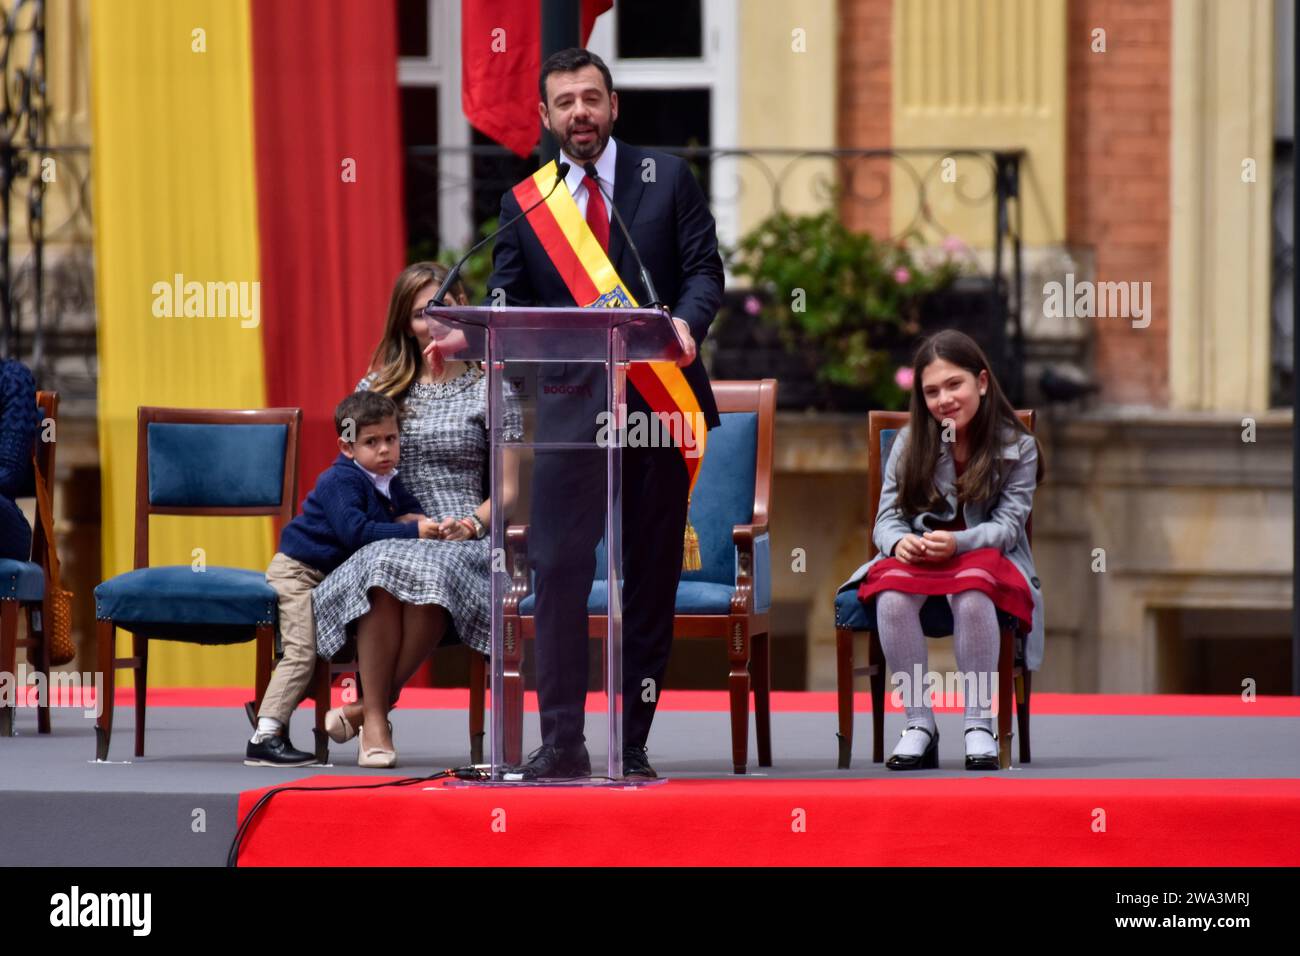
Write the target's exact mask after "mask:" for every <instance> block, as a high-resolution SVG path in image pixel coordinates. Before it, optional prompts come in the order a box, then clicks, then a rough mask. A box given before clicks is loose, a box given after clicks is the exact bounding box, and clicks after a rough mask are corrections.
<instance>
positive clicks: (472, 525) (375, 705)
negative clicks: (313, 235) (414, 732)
mask: <svg viewBox="0 0 1300 956" xmlns="http://www.w3.org/2000/svg"><path fill="white" fill-rule="evenodd" d="M446 275H447V270H446V268H445V267H444V266H442V265H439V264H436V263H432V262H417V263H414V264H413V265H410V266H408V267H407V268H406V269H404V270H403V271H402V273H401V275H399V276H398V277H397V281H396V283H395V284H394V287H393V294H392V298H391V300H390V302H389V308H388V321H387V324H386V325H385V327H384V334H383V337H382V338H381V340H380V342H379V345H378V347H377V348H376V349H375V352H374V357H373V358H372V360H371V369H372V371H371V372H370V374H368V375H367V376H366V377H365V378H363V379H362V380H361V382H360V383H359V384H358V386H357V388H358V390H362V389H368V390H372V391H376V392H379V393H380V394H383V395H387V396H388V397H389V398H391V399H393V400H394V401H395V402H396V403H397V405H398V408H399V409H400V413H401V419H400V420H401V433H402V457H401V473H402V481H403V483H404V484H405V485H406V487H407V488H409V489H410V491H411V493H412V494H413V495H414V496H415V497H416V499H417V500H418V501H419V502H420V504H421V506H422V508H423V511H424V514H426V515H428V516H429V517H430V518H432V519H434V520H435V521H437V523H438V535H437V537H436V538H435V539H433V540H421V541H376V542H374V543H373V544H369V545H366V546H365V547H364V548H362V549H361V550H360V551H357V552H356V553H355V554H353V555H352V557H350V558H348V560H347V561H345V562H344V563H343V564H341V565H340V566H339V567H338V568H337V569H336V570H335V571H333V572H332V573H331V574H330V575H329V577H327V578H326V579H325V580H324V581H322V582H321V583H320V585H319V586H318V587H317V588H316V590H315V592H314V593H313V595H312V604H313V607H314V609H315V612H316V640H317V652H318V653H319V654H320V655H321V656H322V657H326V658H329V657H333V656H334V655H335V654H336V653H338V651H339V650H341V649H342V648H343V646H344V644H345V643H346V640H347V636H348V634H350V633H355V634H356V639H357V660H358V664H359V666H360V673H361V685H362V687H363V688H364V690H365V693H364V695H363V697H362V699H361V700H358V701H357V702H356V703H352V704H348V705H345V706H343V707H340V708H336V709H335V710H332V711H330V713H329V715H328V717H327V719H326V727H325V729H326V731H327V732H328V733H329V734H330V737H331V738H332V739H334V740H335V741H338V742H340V743H341V742H343V741H344V740H348V739H350V738H351V737H352V736H354V735H357V736H360V737H361V740H360V742H359V745H360V754H359V759H358V763H360V764H361V766H380V767H391V766H394V765H395V764H396V761H397V753H396V749H395V747H394V744H393V738H392V728H391V727H390V725H389V723H388V714H389V711H390V709H391V707H392V705H393V703H394V702H395V701H396V700H397V696H398V693H399V692H400V691H401V689H402V686H403V685H404V684H405V683H406V682H407V681H408V680H410V679H411V677H412V676H414V674H415V672H416V670H417V669H418V668H419V666H420V664H421V663H423V661H424V660H425V658H427V657H428V656H429V654H430V653H431V652H432V651H433V649H434V647H436V646H437V645H438V644H439V643H440V642H441V641H442V639H443V637H444V636H445V635H448V634H451V635H454V636H455V638H456V639H458V640H459V641H461V642H462V643H464V644H468V645H469V646H470V647H472V648H473V649H474V650H476V651H478V652H480V653H482V654H487V653H488V652H489V650H490V643H491V642H490V637H489V625H490V622H491V611H490V607H489V602H490V598H491V589H490V579H489V574H490V555H489V553H488V551H489V548H488V540H487V527H488V524H489V522H490V521H491V518H492V512H493V509H494V508H495V507H496V503H494V502H492V501H490V500H489V498H488V490H487V488H485V487H484V486H485V484H486V481H485V477H486V475H487V467H488V452H489V450H490V443H489V435H488V424H487V379H486V376H485V374H484V372H483V370H482V369H481V368H480V367H479V366H478V365H477V364H471V363H467V362H464V361H457V360H453V359H444V358H443V356H442V355H440V354H437V355H435V353H436V352H437V349H436V348H431V346H436V345H437V344H438V343H440V342H441V343H447V342H454V341H455V340H456V337H457V336H456V332H455V330H454V328H453V327H451V326H448V325H444V324H443V323H440V322H435V321H433V320H432V319H429V318H427V317H426V316H425V314H424V308H425V305H426V304H427V303H428V302H429V300H430V299H432V298H433V296H434V293H435V292H436V291H437V289H438V287H439V285H441V283H442V281H443V279H444V278H445V277H446ZM450 299H451V300H452V301H453V302H454V304H458V305H465V304H467V303H468V296H467V295H466V290H465V288H464V286H462V285H461V284H460V283H459V282H458V283H456V284H455V285H453V287H452V289H451V295H450ZM463 344H464V342H463V339H462V340H461V342H460V345H461V346H462V347H463ZM447 351H448V352H449V353H454V351H455V349H454V348H450V347H448V348H447ZM503 404H504V408H503V412H502V419H503V421H504V423H505V429H506V433H507V434H508V435H510V434H516V435H517V433H518V431H519V429H520V428H521V422H522V414H521V410H520V407H519V403H518V401H517V400H516V399H514V398H513V397H512V396H509V395H507V396H506V397H505V400H504V403H503ZM504 458H505V475H504V480H503V492H504V495H505V501H503V502H501V503H500V504H501V507H502V509H503V510H504V511H506V512H508V511H509V509H510V507H511V504H512V503H513V501H514V498H515V495H516V488H517V486H518V475H517V468H518V466H517V462H516V461H515V459H514V457H513V456H512V455H509V454H507V455H506V456H504Z"/></svg>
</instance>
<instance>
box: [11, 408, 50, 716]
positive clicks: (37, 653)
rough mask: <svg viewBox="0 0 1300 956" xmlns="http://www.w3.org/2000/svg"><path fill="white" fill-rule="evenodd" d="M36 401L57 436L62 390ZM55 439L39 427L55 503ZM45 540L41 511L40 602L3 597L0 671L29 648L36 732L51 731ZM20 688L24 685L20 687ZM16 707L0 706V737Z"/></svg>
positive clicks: (40, 451)
mask: <svg viewBox="0 0 1300 956" xmlns="http://www.w3.org/2000/svg"><path fill="white" fill-rule="evenodd" d="M36 404H37V405H39V406H40V409H41V421H42V425H41V428H44V422H46V421H52V422H54V423H55V435H56V436H57V434H58V417H59V393H58V392H37V393H36ZM55 444H56V443H55V442H52V441H49V442H47V441H41V434H40V430H39V429H38V431H37V434H36V444H35V451H36V461H37V463H38V464H39V465H40V468H41V472H40V475H38V476H36V480H37V481H39V480H41V475H43V476H44V480H45V493H46V497H47V499H48V500H49V502H50V507H51V508H53V506H54V487H55V481H54V465H55V461H54V453H55ZM37 507H38V508H39V507H40V506H39V505H37ZM47 551H48V549H47V547H46V541H45V526H44V525H43V524H42V523H41V520H40V517H39V513H38V516H37V519H36V524H35V526H34V527H33V528H32V563H33V564H38V565H40V568H41V572H42V574H43V575H44V578H45V591H44V597H43V598H42V599H41V600H40V601H10V600H0V671H4V672H5V673H8V674H16V673H17V671H18V663H17V662H18V651H19V650H25V651H27V665H28V667H30V668H32V669H33V670H35V671H36V672H37V673H39V674H41V675H43V677H44V680H43V682H42V685H43V686H44V688H45V693H44V694H42V695H41V696H40V697H39V699H38V700H37V703H36V732H37V733H38V734H48V733H49V732H50V647H49V642H48V641H46V640H45V622H46V621H48V620H51V617H50V599H51V594H50V558H49V554H48V553H47ZM20 607H21V609H22V610H23V611H25V612H26V614H27V636H26V637H24V638H21V639H20V638H19V637H18V612H19V608H20ZM19 690H21V688H20V689H19ZM14 711H15V708H14V707H0V737H12V736H13V735H14V733H15V730H14V717H15V714H14Z"/></svg>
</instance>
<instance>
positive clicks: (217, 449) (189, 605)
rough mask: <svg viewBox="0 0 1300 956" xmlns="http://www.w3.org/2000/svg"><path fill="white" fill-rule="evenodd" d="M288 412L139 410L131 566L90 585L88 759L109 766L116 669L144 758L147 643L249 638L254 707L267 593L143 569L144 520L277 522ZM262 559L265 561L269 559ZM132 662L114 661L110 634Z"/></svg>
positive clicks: (252, 577)
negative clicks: (127, 692)
mask: <svg viewBox="0 0 1300 956" xmlns="http://www.w3.org/2000/svg"><path fill="white" fill-rule="evenodd" d="M301 426H302V411H301V410H300V409H297V408H268V409H255V410H226V409H195V408H148V407H141V409H140V412H139V427H138V432H137V435H136V475H135V490H136V495H135V570H134V571H128V572H127V573H125V574H119V575H118V576H117V577H114V578H110V579H109V580H107V581H105V582H104V583H103V584H101V585H99V587H97V588H95V618H96V632H97V636H98V640H99V670H100V671H101V672H102V673H103V675H104V705H103V707H102V709H101V715H100V717H99V719H98V720H97V721H96V724H95V737H96V740H95V756H96V758H97V759H99V760H107V759H108V746H109V741H110V739H111V737H112V734H113V690H114V684H115V674H116V671H117V669H118V668H122V667H129V668H131V669H132V670H133V671H135V755H136V756H137V757H143V756H144V728H145V690H146V684H147V677H148V667H149V641H150V640H167V641H186V642H189V643H195V644H238V643H243V642H245V641H250V640H256V641H257V666H256V695H257V702H258V704H260V703H261V700H262V695H263V693H265V691H266V685H267V683H268V681H269V680H270V676H271V663H272V655H273V651H272V648H273V642H274V635H275V627H276V607H277V601H276V594H275V591H273V590H272V589H271V587H270V585H268V584H267V583H266V573H265V569H264V566H263V567H261V568H256V569H251V568H225V567H215V566H211V565H209V566H207V568H206V569H205V570H203V571H201V572H200V571H197V570H195V569H193V568H192V567H191V566H190V565H188V564H185V565H171V566H167V567H151V566H150V565H149V516H150V515H196V516H209V515H219V516H253V515H274V516H276V517H277V518H278V519H279V521H280V524H281V525H284V524H285V523H286V522H288V521H289V520H290V519H291V518H292V517H293V513H294V508H295V505H296V502H297V499H298V433H299V430H300V428H301ZM267 560H268V561H269V560H270V556H269V555H268V556H267ZM119 627H120V628H121V629H122V630H124V631H129V632H131V634H132V635H133V644H134V648H133V656H132V657H128V658H119V657H117V656H116V653H117V652H116V647H115V642H116V634H117V628H119Z"/></svg>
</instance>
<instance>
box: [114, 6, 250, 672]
mask: <svg viewBox="0 0 1300 956" xmlns="http://www.w3.org/2000/svg"><path fill="white" fill-rule="evenodd" d="M249 16H250V14H249V6H248V3H247V0H131V2H123V0H93V5H92V7H91V63H92V65H91V69H92V91H93V92H92V110H93V122H94V144H95V147H94V151H93V166H92V174H93V182H94V184H95V190H94V216H95V255H96V260H97V261H96V269H95V277H96V296H97V302H98V307H99V445H100V462H101V466H102V474H103V529H102V530H103V542H104V553H103V561H104V576H105V577H106V578H107V577H109V576H111V575H113V574H118V573H121V572H123V571H129V570H130V569H131V568H132V567H133V563H132V562H133V558H132V550H133V533H134V532H133V518H134V514H135V501H134V494H135V453H136V448H135V445H136V441H135V438H136V408H137V406H139V405H174V406H185V407H210V408H258V407H262V406H264V405H265V389H264V384H263V360H262V332H261V329H260V328H243V327H241V322H240V319H239V318H238V317H237V316H236V317H230V318H158V317H155V316H154V314H153V305H154V292H153V286H154V283H156V282H166V283H171V282H172V281H173V276H174V275H175V274H176V273H181V274H182V275H183V276H184V277H185V281H197V282H201V283H207V282H256V281H258V279H259V274H258V269H259V266H258V241H257V196H256V191H255V189H256V184H255V177H254V153H253V112H252V110H253V104H252V92H253V91H252V48H251V40H250V33H249V30H250V26H249ZM195 31H202V33H201V34H199V33H196V32H195ZM200 45H201V46H202V47H203V49H202V50H201V51H198V50H196V47H198V46H200ZM179 305H180V304H179V303H176V304H175V306H176V307H177V311H178V312H179V313H180V314H181V315H183V314H184V310H183V309H182V308H179ZM151 540H152V547H151V549H150V550H151V554H150V563H151V564H153V565H160V564H190V563H191V561H192V554H193V552H194V549H195V548H202V549H203V550H204V552H205V557H206V561H207V563H208V564H209V565H221V564H224V565H232V566H237V567H245V568H256V569H259V570H260V569H264V568H265V567H266V565H267V563H268V562H269V561H270V558H271V554H272V552H273V544H274V543H273V540H272V528H271V522H270V519H267V518H224V519H218V518H207V519H191V518H176V517H168V516H162V517H156V518H153V519H152V524H151ZM128 641H129V637H128V636H127V635H125V634H120V635H119V648H121V649H123V650H125V649H126V648H127V647H129V644H128V643H127V642H128ZM120 676H121V678H122V679H123V681H127V680H129V672H126V671H124V672H122V673H121V675H120ZM252 683H253V653H252V645H251V644H243V645H236V646H234V647H224V648H209V647H199V646H195V645H190V644H178V643H173V642H169V641H155V642H151V645H150V659H149V685H150V686H151V687H160V686H238V685H244V686H249V687H251V686H252Z"/></svg>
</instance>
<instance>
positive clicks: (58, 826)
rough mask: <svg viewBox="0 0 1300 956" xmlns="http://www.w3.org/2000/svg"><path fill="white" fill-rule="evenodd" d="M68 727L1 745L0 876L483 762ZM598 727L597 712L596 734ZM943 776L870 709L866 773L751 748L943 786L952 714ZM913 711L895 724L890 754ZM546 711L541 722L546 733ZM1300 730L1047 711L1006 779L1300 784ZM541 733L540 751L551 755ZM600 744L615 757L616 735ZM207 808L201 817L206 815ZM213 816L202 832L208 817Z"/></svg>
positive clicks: (463, 732) (114, 858)
mask: <svg viewBox="0 0 1300 956" xmlns="http://www.w3.org/2000/svg"><path fill="white" fill-rule="evenodd" d="M52 715H53V731H54V732H53V733H52V734H50V735H49V736H46V737H40V736H38V735H37V734H36V717H35V713H34V711H31V710H20V711H19V713H18V721H17V724H18V731H19V736H17V737H13V738H6V739H0V866H27V865H74V866H95V865H141V866H156V865H166V866H212V865H217V866H219V865H222V864H224V862H225V855H226V850H227V848H228V846H229V843H230V840H231V837H232V836H233V835H234V831H235V813H236V805H237V800H238V794H239V793H240V792H241V791H244V790H252V789H257V788H260V787H265V786H272V785H275V784H279V783H288V782H292V781H293V780H295V779H301V778H303V777H309V776H315V775H317V774H323V773H324V774H348V775H373V776H376V777H383V776H393V775H394V774H403V775H409V776H424V775H427V774H430V773H433V772H434V771H435V770H438V769H443V768H446V767H452V766H460V765H463V764H466V763H468V762H469V742H468V730H467V721H466V717H465V715H464V713H462V712H457V711H453V710H416V709H404V708H399V709H398V710H397V711H395V712H394V714H393V730H394V740H395V743H396V745H397V749H398V752H399V756H400V759H401V764H400V766H399V767H398V768H397V770H395V771H393V770H362V769H360V768H358V767H357V766H356V754H357V748H356V742H355V741H351V742H349V743H347V744H343V745H334V746H333V747H332V749H331V761H332V765H331V766H328V767H320V766H317V767H307V768H303V769H301V770H276V769H272V768H265V767H245V766H244V765H243V748H244V744H245V742H246V741H247V738H248V734H249V726H248V722H247V720H246V719H245V717H244V715H243V713H242V711H240V710H237V709H234V708H207V707H156V708H151V709H150V711H149V736H148V740H147V752H148V756H146V757H144V758H143V759H136V758H134V757H133V756H132V747H133V738H134V724H133V717H134V715H133V712H132V711H131V709H130V708H129V707H119V708H118V710H117V719H116V722H115V727H114V733H113V747H112V753H111V754H110V756H111V758H112V759H111V761H110V762H108V763H102V764H97V763H95V762H94V760H93V759H92V758H93V756H94V731H93V729H92V727H93V725H92V723H91V722H90V721H89V720H87V719H86V718H84V717H83V716H82V712H81V711H80V710H72V709H56V710H54V711H53V712H52ZM597 722H598V721H597V719H596V718H595V717H594V716H592V715H589V717H588V725H589V727H594V725H595V724H596V723H597ZM938 722H939V734H940V744H939V758H940V759H939V762H940V769H939V770H936V771H924V772H916V773H906V774H900V773H893V772H891V771H888V770H886V769H884V766H883V765H881V764H873V763H872V762H871V739H870V735H871V726H870V720H869V718H868V717H866V716H865V715H863V714H861V713H859V714H858V719H857V724H856V729H855V741H854V742H855V748H854V762H853V764H854V765H853V768H852V769H851V770H848V771H841V770H836V769H835V755H836V740H835V728H836V719H835V715H834V714H831V713H802V712H800V713H791V712H777V713H774V714H773V715H772V749H773V763H774V766H773V767H770V768H759V767H758V766H757V762H756V761H757V750H756V745H755V743H754V741H753V740H752V733H753V731H752V726H751V742H750V771H751V772H750V774H749V775H748V776H749V777H750V778H752V779H761V778H764V777H785V778H819V779H845V778H872V779H881V780H896V779H912V780H915V779H918V778H927V779H942V778H945V777H948V778H951V777H967V776H970V774H968V773H967V772H966V771H965V770H964V769H963V767H962V755H963V753H964V751H963V746H962V742H961V726H962V721H961V716H960V715H959V714H942V713H941V714H939V715H938ZM902 726H903V724H902V715H901V714H890V715H888V716H887V717H886V721H885V735H886V753H888V752H889V750H890V749H891V748H892V747H893V741H894V740H895V739H896V737H897V735H898V733H899V732H900V731H901V729H902ZM535 728H536V715H535V714H530V715H529V729H530V730H532V731H533V732H534V733H535ZM729 728H730V724H729V717H728V715H727V714H725V713H719V712H708V713H704V712H683V711H662V712H661V713H660V714H659V715H658V716H657V717H656V718H655V728H654V732H653V734H652V736H651V739H650V758H651V760H652V762H653V763H654V765H655V768H656V769H657V770H658V771H659V772H660V773H661V774H662V775H664V776H666V777H668V778H673V777H679V778H681V777H692V778H720V779H733V780H744V779H745V778H743V777H737V776H735V775H733V774H732V773H731V772H730V767H731V761H730V729H729ZM1297 730H1300V724H1298V722H1297V719H1296V718H1288V717H1276V718H1272V717H1242V718H1237V717H1182V716H1179V717H1133V716H1076V715H1070V716H1059V715H1051V714H1043V715H1035V717H1034V720H1033V743H1034V760H1033V763H1032V764H1030V765H1028V766H1025V767H1019V766H1017V767H1013V768H1012V769H1011V770H1010V771H998V773H1002V774H1004V775H1005V776H1007V777H1009V778H1011V779H1028V778H1033V779H1047V778H1098V779H1103V778H1129V779H1134V778H1145V777H1164V778H1214V779H1219V778H1232V777H1241V778H1276V777H1288V778H1295V777H1300V734H1298V733H1297ZM293 737H294V741H295V743H296V744H297V745H298V746H299V747H302V748H303V749H310V745H311V739H312V738H311V715H310V713H309V712H308V711H306V710H300V711H299V712H298V713H297V714H296V715H295V717H294V723H293ZM537 742H538V741H537V740H535V739H533V738H531V737H529V738H528V739H526V740H525V746H526V747H529V748H531V747H533V746H536V744H537ZM588 744H589V746H590V747H592V748H593V749H598V748H600V747H603V745H604V741H603V734H600V733H595V732H589V733H588ZM196 811H202V814H198V813H196ZM199 819H201V820H202V822H203V826H202V827H201V828H200V827H199V826H198V824H197V822H196V821H197V820H199Z"/></svg>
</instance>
